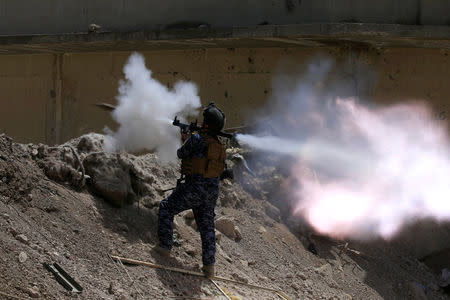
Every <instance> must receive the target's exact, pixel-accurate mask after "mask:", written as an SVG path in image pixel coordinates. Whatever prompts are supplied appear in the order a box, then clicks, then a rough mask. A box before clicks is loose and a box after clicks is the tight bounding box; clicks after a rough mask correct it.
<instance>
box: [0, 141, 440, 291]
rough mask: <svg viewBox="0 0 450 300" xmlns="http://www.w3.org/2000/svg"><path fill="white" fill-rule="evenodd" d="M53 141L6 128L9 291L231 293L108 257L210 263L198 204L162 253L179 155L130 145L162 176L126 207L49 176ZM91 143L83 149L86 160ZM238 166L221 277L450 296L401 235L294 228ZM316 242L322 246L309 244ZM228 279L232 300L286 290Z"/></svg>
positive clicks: (147, 168) (1, 270) (226, 208)
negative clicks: (232, 229)
mask: <svg viewBox="0 0 450 300" xmlns="http://www.w3.org/2000/svg"><path fill="white" fill-rule="evenodd" d="M73 143H74V145H76V144H77V143H78V140H77V141H74V142H73ZM45 149H47V148H46V146H44V145H40V146H39V145H21V144H16V143H14V142H13V141H11V140H10V139H9V138H7V137H5V136H1V137H0V180H1V182H0V193H1V199H0V240H1V243H0V261H1V262H0V293H1V294H2V295H0V298H2V297H3V298H5V299H16V298H14V297H17V298H20V299H28V298H30V297H33V298H41V299H174V297H176V296H179V297H180V298H179V299H183V297H193V298H186V299H225V297H224V296H221V294H220V292H219V290H218V289H217V288H216V287H215V286H214V285H213V284H212V283H211V282H210V281H208V280H206V279H203V278H200V277H195V276H191V275H183V274H178V273H174V272H170V271H167V270H158V269H153V268H150V267H145V266H129V265H120V264H118V263H116V262H114V261H113V260H112V259H111V258H110V256H109V255H119V256H123V257H128V258H133V259H139V260H143V261H151V262H156V263H159V264H163V265H167V266H177V267H181V268H184V269H188V270H193V271H199V268H200V263H201V257H200V239H199V234H198V232H197V231H196V230H195V229H194V228H195V222H192V220H190V218H189V217H190V216H189V214H188V212H186V213H183V214H181V215H180V216H177V217H176V224H177V225H176V237H177V242H178V243H177V245H178V246H176V247H174V249H173V251H172V252H173V254H172V258H171V259H164V258H162V257H160V256H158V255H157V254H156V253H153V252H152V251H151V249H152V247H153V245H154V244H155V243H156V221H157V204H158V201H160V200H161V199H162V198H163V197H164V194H163V192H161V191H160V190H161V189H164V188H169V187H171V186H173V185H174V184H175V181H176V178H177V176H178V175H177V172H176V170H177V166H176V165H169V166H161V165H159V164H158V163H157V160H156V158H155V157H154V156H153V155H151V154H147V155H142V156H133V155H129V154H124V159H125V158H126V159H127V161H128V162H130V164H131V165H132V166H134V167H136V168H138V169H139V170H140V172H143V173H144V174H141V175H142V176H144V177H145V176H147V178H150V177H151V178H152V179H151V180H147V181H146V185H145V186H146V188H147V190H146V191H147V192H146V195H144V194H145V193H135V194H136V195H134V194H133V195H134V196H133V199H134V202H133V201H132V202H133V204H128V205H126V204H124V205H122V207H120V208H118V207H114V206H112V205H111V204H110V203H108V202H106V201H105V199H104V197H100V196H98V195H99V194H98V192H97V193H95V192H94V191H93V189H92V186H91V184H90V183H89V182H88V183H87V185H86V186H84V187H81V188H77V186H78V185H77V184H75V183H74V180H66V182H64V180H62V179H61V180H54V179H49V177H48V175H49V174H52V173H51V172H49V171H48V169H46V168H45V163H43V162H44V161H46V159H47V160H48V159H49V157H50V158H51V157H52V156H51V155H50V154H49V153H51V151H50V149H47V150H45ZM91 150H93V149H90V150H89V149H88V150H87V152H86V150H83V149H82V147H78V148H77V150H76V151H78V152H79V154H80V157H81V159H85V158H86V157H87V155H88V152H89V151H91ZM97 150H98V149H97ZM58 151H60V150H58ZM83 151H85V152H86V153H83ZM58 153H59V152H58ZM61 153H63V152H61ZM67 153H70V152H67ZM58 155H59V154H58ZM64 155H66V154H64ZM66 156H67V155H66ZM58 157H59V156H58ZM66 158H67V157H66ZM72 158H73V157H72ZM56 160H57V159H56ZM67 160H68V161H70V164H72V165H75V164H76V163H74V162H73V161H74V159H66V161H67ZM62 161H64V160H62ZM134 167H133V168H134ZM133 168H132V169H133ZM237 169H238V168H237ZM61 172H62V171H61ZM64 172H66V171H64ZM66 173H67V172H66ZM66 173H65V174H66ZM69 173H70V172H68V173H67V174H69ZM72 173H73V172H72ZM72 173H70V174H72ZM67 174H66V175H67ZM70 174H69V175H67V176H68V177H67V178H69V177H70ZM73 174H75V175H77V173H76V172H75V173H73ZM73 174H72V175H73ZM75 175H73V176H75ZM238 175H239V176H238V180H236V181H239V182H240V183H237V182H235V183H234V184H232V183H231V182H229V181H225V182H224V183H222V191H221V196H220V198H219V201H218V207H217V210H216V214H217V216H216V218H217V219H219V218H221V217H222V218H228V219H231V220H232V222H233V224H234V225H235V226H236V227H238V229H239V231H240V233H241V235H242V239H239V238H237V239H232V238H229V237H227V236H226V235H225V234H219V235H220V240H219V241H218V243H217V244H218V246H217V248H218V249H217V265H216V270H217V271H216V273H217V275H219V276H222V277H226V278H232V279H235V280H238V281H245V282H248V283H252V284H257V285H260V286H264V287H270V288H274V289H278V290H282V291H284V293H285V294H287V295H288V296H289V297H290V298H291V299H426V298H428V299H447V298H446V297H447V296H446V295H445V294H444V293H443V291H442V289H440V288H439V287H438V281H437V276H436V274H435V273H433V271H432V270H431V269H430V268H429V267H428V266H427V265H425V264H423V263H421V262H419V261H418V260H417V259H416V258H415V257H414V256H413V255H412V254H410V253H409V252H408V251H407V250H405V249H403V248H402V247H400V246H398V245H397V244H395V243H387V242H383V241H376V242H371V243H357V242H350V243H349V248H348V249H347V251H345V252H344V251H341V249H342V247H341V246H342V245H343V244H344V242H343V241H335V240H331V239H329V238H326V237H320V236H317V235H314V234H312V235H311V234H310V233H306V232H305V231H303V230H300V229H299V230H296V228H295V226H294V227H293V226H291V225H290V228H288V227H287V225H284V223H283V222H282V221H281V217H280V210H279V209H277V208H275V207H274V206H272V205H271V204H269V203H268V202H267V201H266V198H265V196H264V195H263V196H261V195H259V196H258V195H257V194H258V191H255V190H253V191H252V190H251V187H252V181H251V180H254V179H249V178H246V176H249V175H248V174H246V173H245V172H242V173H241V174H238ZM50 177H52V178H55V176H50ZM56 177H57V176H56ZM67 178H66V179H67ZM265 180H267V178H266V179H265ZM253 186H256V183H255V184H254V185H253ZM134 191H136V188H135V190H134ZM149 195H150V196H149ZM166 195H167V193H166ZM311 240H313V241H314V242H315V246H316V249H317V254H318V255H315V254H313V253H311V252H310V251H308V249H307V248H308V246H309V243H310V241H311ZM44 262H48V263H54V262H56V263H58V264H59V265H60V266H62V267H63V268H64V270H65V271H66V272H67V273H69V274H70V275H71V276H72V277H73V278H74V279H75V280H76V281H77V282H78V283H79V284H80V285H81V286H82V287H83V292H82V293H81V294H72V293H70V292H67V291H65V289H64V288H63V287H62V286H61V285H60V284H59V283H58V282H57V281H56V280H55V279H54V277H53V275H52V274H51V273H49V272H48V271H47V270H46V269H45V268H44V267H43V263H44ZM218 284H219V285H220V286H221V287H222V288H223V289H225V290H226V291H228V292H229V294H230V296H232V299H280V298H279V297H278V296H277V295H276V294H274V293H272V292H269V291H263V290H258V289H253V288H249V287H245V286H242V285H237V284H230V283H226V282H221V281H218ZM4 294H9V295H11V296H14V297H10V298H9V297H8V296H5V295H4ZM239 297H240V298H239ZM3 298H2V299H3Z"/></svg>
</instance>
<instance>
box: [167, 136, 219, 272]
mask: <svg viewBox="0 0 450 300" xmlns="http://www.w3.org/2000/svg"><path fill="white" fill-rule="evenodd" d="M206 151H207V145H206V142H205V139H204V138H203V137H202V136H201V135H199V134H193V135H191V136H190V138H189V139H188V140H187V141H186V143H184V145H183V146H182V147H181V148H180V149H178V151H177V155H178V157H179V158H181V159H183V158H187V157H194V156H197V157H204V156H205V154H206ZM218 196H219V178H204V177H203V176H201V175H186V176H185V182H184V183H179V184H177V187H176V188H175V190H174V191H173V192H172V194H170V196H169V197H167V198H166V199H164V200H163V201H161V203H160V205H159V216H158V217H159V218H158V236H159V245H160V246H161V247H163V248H166V249H171V248H172V244H173V238H172V234H173V217H174V215H176V214H178V213H180V212H182V211H184V210H187V209H192V210H193V212H194V217H195V222H196V223H197V226H198V229H199V231H200V236H201V239H202V259H203V265H214V262H215V253H216V235H215V232H214V216H215V213H214V208H215V207H216V201H217V197H218Z"/></svg>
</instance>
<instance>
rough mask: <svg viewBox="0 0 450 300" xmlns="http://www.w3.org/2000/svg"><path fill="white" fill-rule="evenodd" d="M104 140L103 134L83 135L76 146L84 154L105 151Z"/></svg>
mask: <svg viewBox="0 0 450 300" xmlns="http://www.w3.org/2000/svg"><path fill="white" fill-rule="evenodd" d="M103 139H104V137H103V135H102V134H96V133H90V134H86V135H83V136H82V137H81V138H80V140H79V142H78V144H77V146H76V147H77V150H78V151H79V152H84V153H89V152H97V151H103Z"/></svg>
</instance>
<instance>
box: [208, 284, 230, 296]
mask: <svg viewBox="0 0 450 300" xmlns="http://www.w3.org/2000/svg"><path fill="white" fill-rule="evenodd" d="M210 280H211V282H212V283H213V284H214V285H215V286H216V288H217V289H218V290H219V291H220V292H221V293H222V294H223V295H224V296H225V297H226V298H227V299H228V300H231V298H230V297H228V295H227V294H226V293H225V292H224V290H222V288H221V287H220V286H219V285H218V284H217V283H216V282H215V281H214V280H213V279H210Z"/></svg>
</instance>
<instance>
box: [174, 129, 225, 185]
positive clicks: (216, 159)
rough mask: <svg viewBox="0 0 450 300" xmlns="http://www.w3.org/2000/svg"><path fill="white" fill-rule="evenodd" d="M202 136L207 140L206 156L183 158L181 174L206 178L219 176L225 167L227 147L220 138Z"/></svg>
mask: <svg viewBox="0 0 450 300" xmlns="http://www.w3.org/2000/svg"><path fill="white" fill-rule="evenodd" d="M201 136H202V137H203V138H204V139H205V141H206V146H207V150H206V155H205V156H204V157H189V158H183V159H182V160H181V174H183V175H194V174H196V175H202V176H203V177H204V178H214V177H219V176H220V175H221V174H222V172H223V170H224V169H225V159H226V149H225V145H224V144H222V143H221V142H220V141H219V139H218V138H217V137H216V138H214V137H212V136H209V135H203V134H201Z"/></svg>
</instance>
